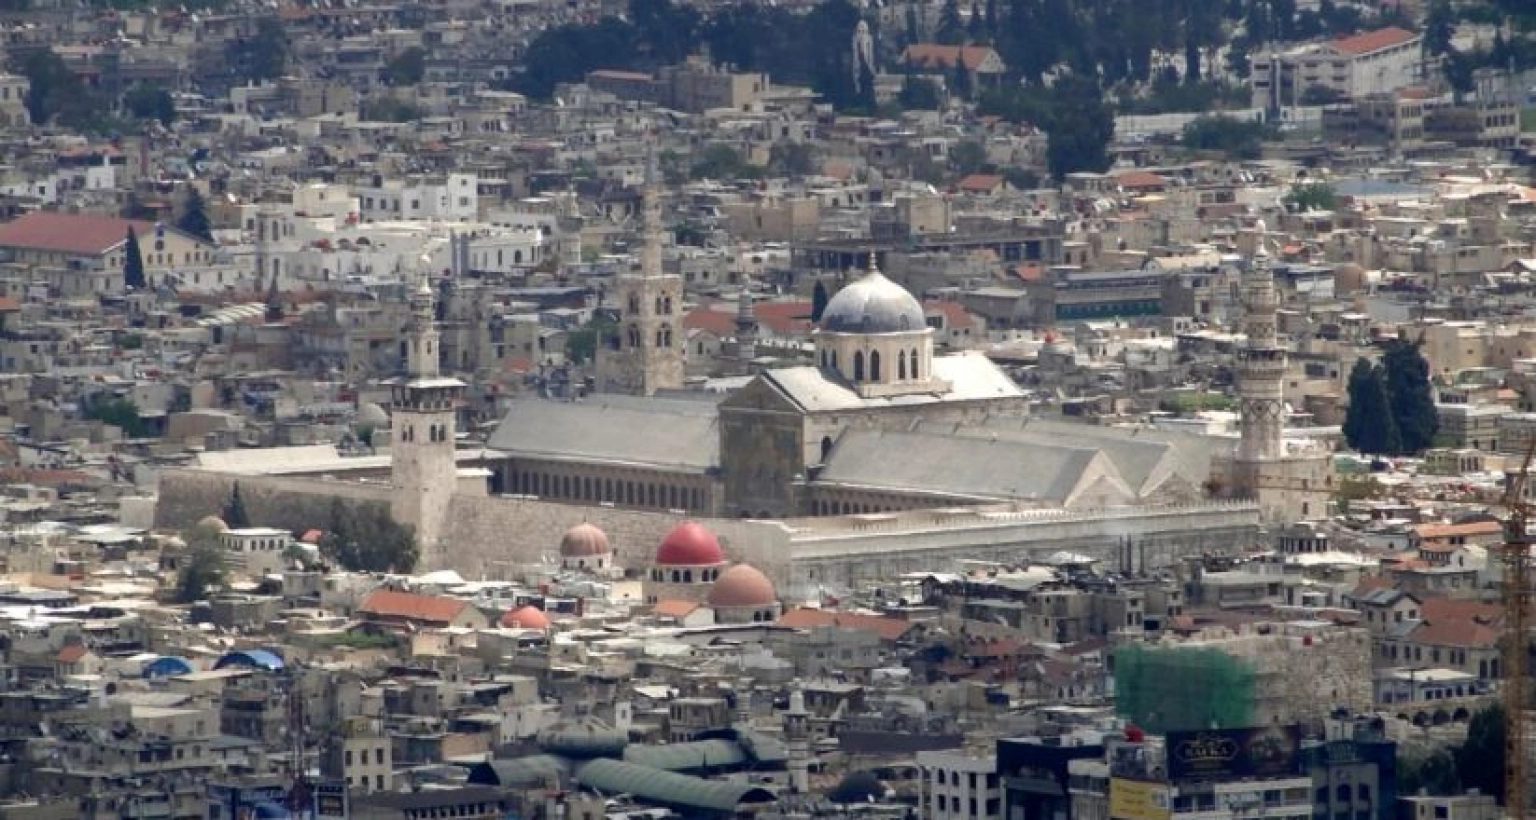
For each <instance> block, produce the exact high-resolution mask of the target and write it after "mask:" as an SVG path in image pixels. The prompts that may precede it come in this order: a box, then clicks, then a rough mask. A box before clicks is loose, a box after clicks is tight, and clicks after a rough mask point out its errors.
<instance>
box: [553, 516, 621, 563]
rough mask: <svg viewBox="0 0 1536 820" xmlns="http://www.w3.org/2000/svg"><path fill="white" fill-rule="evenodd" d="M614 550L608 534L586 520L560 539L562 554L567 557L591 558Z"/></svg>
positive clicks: (567, 531)
mask: <svg viewBox="0 0 1536 820" xmlns="http://www.w3.org/2000/svg"><path fill="white" fill-rule="evenodd" d="M610 552H613V548H612V547H610V546H609V545H608V534H607V533H605V532H603V531H602V530H601V529H598V528H597V527H595V526H593V525H591V524H588V523H586V522H583V523H580V524H577V525H576V526H574V527H571V528H570V529H568V530H566V531H565V537H564V538H561V539H560V555H561V556H563V557H565V558H591V557H592V556H594V555H607V554H608V553H610Z"/></svg>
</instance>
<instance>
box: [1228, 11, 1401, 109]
mask: <svg viewBox="0 0 1536 820" xmlns="http://www.w3.org/2000/svg"><path fill="white" fill-rule="evenodd" d="M1423 40H1424V38H1423V37H1422V36H1421V35H1418V34H1415V33H1413V32H1411V31H1408V30H1406V29H1400V28H1396V27H1391V28H1384V29H1377V30H1376V31H1366V32H1361V33H1360V34H1355V35H1351V36H1349V37H1340V38H1338V39H1336V40H1330V41H1328V42H1324V43H1308V44H1306V45H1301V46H1293V47H1290V48H1286V49H1277V50H1272V51H1264V52H1260V53H1258V54H1255V55H1253V59H1252V62H1251V64H1252V67H1253V69H1252V75H1251V76H1250V77H1249V82H1250V83H1252V84H1253V107H1254V108H1263V109H1267V110H1273V109H1278V108H1290V107H1294V106H1299V105H1316V104H1318V102H1316V100H1322V99H1325V98H1327V97H1336V98H1339V99H1346V100H1347V99H1354V98H1357V97H1364V96H1367V95H1371V94H1386V93H1389V92H1393V91H1397V90H1399V89H1402V88H1407V87H1408V86H1411V85H1413V84H1415V83H1417V82H1420V81H1421V80H1422V77H1421V76H1420V63H1421V60H1422V54H1421V48H1422V43H1423Z"/></svg>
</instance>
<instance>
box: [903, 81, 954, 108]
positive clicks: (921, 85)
mask: <svg viewBox="0 0 1536 820" xmlns="http://www.w3.org/2000/svg"><path fill="white" fill-rule="evenodd" d="M896 102H897V103H899V104H900V105H901V107H902V108H907V109H911V110H917V111H937V110H938V108H939V106H940V105H941V104H943V99H942V98H941V97H940V96H939V88H938V86H936V85H934V82H933V80H930V79H928V78H927V77H914V76H912V75H908V76H907V77H905V78H904V79H903V80H902V81H901V91H900V92H899V93H898V94H897V95H896Z"/></svg>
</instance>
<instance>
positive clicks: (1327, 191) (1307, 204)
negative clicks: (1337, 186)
mask: <svg viewBox="0 0 1536 820" xmlns="http://www.w3.org/2000/svg"><path fill="white" fill-rule="evenodd" d="M1281 202H1282V203H1284V204H1285V207H1286V210H1289V211H1293V212H1299V213H1306V212H1307V211H1332V210H1334V209H1336V208H1338V207H1339V198H1338V196H1337V195H1336V194H1335V193H1334V191H1333V186H1332V185H1329V184H1328V183H1326V182H1303V183H1300V184H1297V185H1292V186H1291V190H1289V191H1287V192H1286V194H1285V196H1284V197H1282V198H1281Z"/></svg>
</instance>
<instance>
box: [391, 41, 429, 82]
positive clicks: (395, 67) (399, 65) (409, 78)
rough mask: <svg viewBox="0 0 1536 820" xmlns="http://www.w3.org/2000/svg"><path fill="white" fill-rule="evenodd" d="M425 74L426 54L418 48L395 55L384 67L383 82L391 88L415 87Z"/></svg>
mask: <svg viewBox="0 0 1536 820" xmlns="http://www.w3.org/2000/svg"><path fill="white" fill-rule="evenodd" d="M426 74H427V53H426V52H425V51H423V50H422V49H421V47H419V46H411V47H410V48H408V49H406V50H404V51H402V52H400V53H399V54H396V55H395V57H394V59H392V60H390V61H389V62H388V63H386V64H385V65H384V82H385V83H387V84H389V85H392V86H397V87H398V86H407V85H415V84H417V83H419V82H421V80H422V78H423V77H425V76H426Z"/></svg>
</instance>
